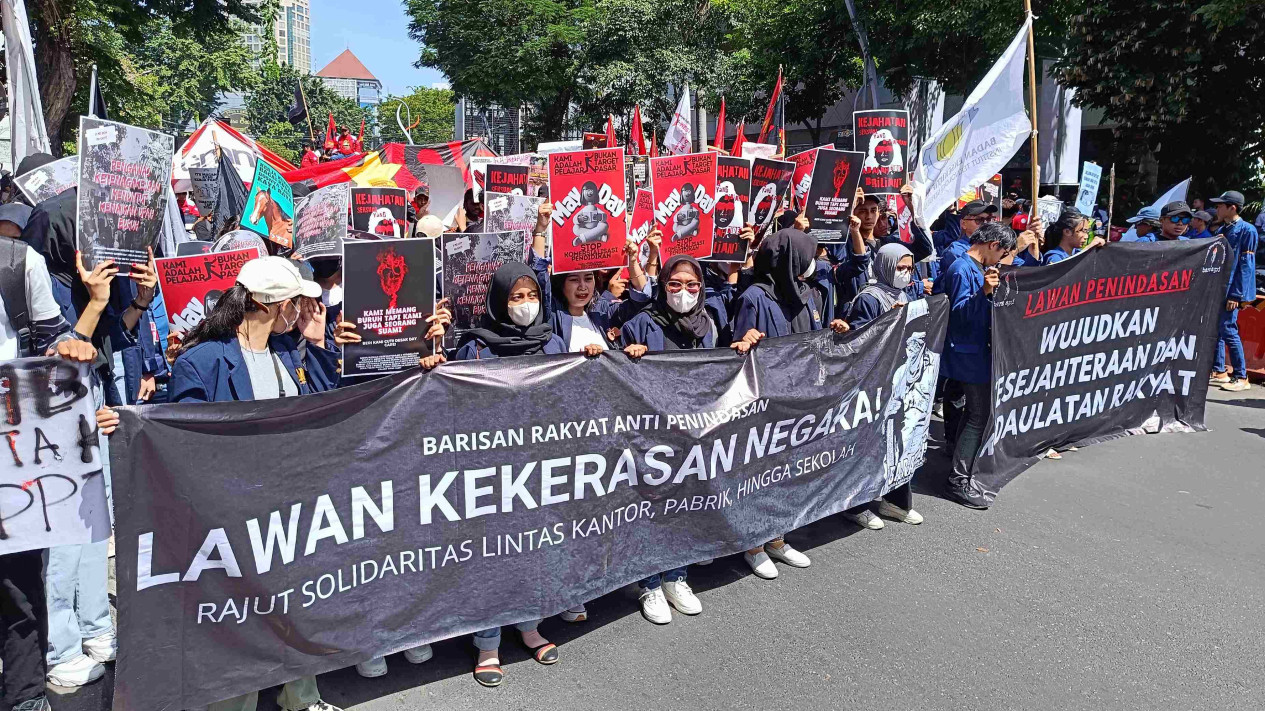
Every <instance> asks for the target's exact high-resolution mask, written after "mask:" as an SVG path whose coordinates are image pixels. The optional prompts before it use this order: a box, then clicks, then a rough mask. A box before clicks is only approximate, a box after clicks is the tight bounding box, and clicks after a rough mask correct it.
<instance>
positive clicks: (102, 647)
mask: <svg viewBox="0 0 1265 711" xmlns="http://www.w3.org/2000/svg"><path fill="white" fill-rule="evenodd" d="M83 653H84V654H86V655H88V656H89V657H92V660H93V661H96V662H101V663H103V664H104V663H105V662H112V661H114V658H115V657H117V656H118V655H119V643H118V641H117V640H116V639H115V637H114V630H110V631H109V632H105V633H103V634H99V635H97V636H96V637H93V638H92V639H85V640H84V641H83Z"/></svg>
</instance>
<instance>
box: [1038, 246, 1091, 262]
mask: <svg viewBox="0 0 1265 711" xmlns="http://www.w3.org/2000/svg"><path fill="white" fill-rule="evenodd" d="M1080 253H1081V249H1080V247H1077V248H1076V249H1073V250H1072V253H1071V254H1068V253H1067V252H1065V251H1064V250H1063V248H1062V247H1055V248H1054V249H1051V250H1049V251H1047V252H1046V253H1045V254H1043V255H1041V263H1042V264H1058V263H1059V262H1061V261H1063V260H1064V259H1071V258H1072V257H1075V256H1076V255H1078V254H1080Z"/></svg>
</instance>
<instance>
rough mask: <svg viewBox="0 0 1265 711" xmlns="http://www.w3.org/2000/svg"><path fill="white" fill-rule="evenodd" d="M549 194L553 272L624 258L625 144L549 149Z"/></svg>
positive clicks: (597, 266)
mask: <svg viewBox="0 0 1265 711" xmlns="http://www.w3.org/2000/svg"><path fill="white" fill-rule="evenodd" d="M549 196H550V197H549V199H550V200H552V201H553V218H552V220H553V230H552V236H551V244H552V250H551V251H552V254H553V272H554V273H555V274H563V273H566V272H576V271H584V270H588V269H605V268H607V267H618V266H619V265H620V264H623V263H624V257H623V253H624V240H625V238H626V237H627V232H628V230H627V223H626V222H625V220H624V212H625V210H627V203H626V202H625V201H626V199H627V198H626V194H625V193H624V149H622V148H599V149H597V150H592V151H572V152H568V153H553V154H550V156H549Z"/></svg>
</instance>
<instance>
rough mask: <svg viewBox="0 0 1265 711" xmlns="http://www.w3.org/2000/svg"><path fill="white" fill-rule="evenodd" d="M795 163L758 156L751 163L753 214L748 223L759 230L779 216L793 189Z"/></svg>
mask: <svg viewBox="0 0 1265 711" xmlns="http://www.w3.org/2000/svg"><path fill="white" fill-rule="evenodd" d="M794 174H795V164H794V163H792V162H790V161H785V160H774V159H772V158H756V159H755V161H753V162H752V165H751V215H750V216H749V217H748V218H747V224H749V225H751V226H752V227H754V228H755V229H756V231H757V232H759V231H760V230H762V229H764V228H765V227H768V226H769V225H770V224H771V223H772V222H773V218H774V217H776V216H777V209H778V207H780V206H781V205H782V201H783V200H785V199H786V196H787V194H788V193H789V192H790V189H791V179H792V177H793V176H794Z"/></svg>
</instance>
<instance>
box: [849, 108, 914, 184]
mask: <svg viewBox="0 0 1265 711" xmlns="http://www.w3.org/2000/svg"><path fill="white" fill-rule="evenodd" d="M852 127H853V130H852V142H853V143H852V150H854V151H860V152H861V153H864V154H865V162H864V164H863V166H862V168H861V183H860V184H861V189H862V190H864V191H865V194H866V195H877V194H885V193H899V192H900V188H901V186H902V185H904V184H905V183H907V182H909V162H908V161H909V112H908V111H904V110H892V109H877V110H871V111H854V112H852Z"/></svg>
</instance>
